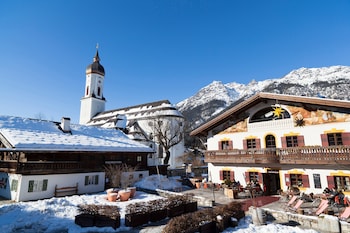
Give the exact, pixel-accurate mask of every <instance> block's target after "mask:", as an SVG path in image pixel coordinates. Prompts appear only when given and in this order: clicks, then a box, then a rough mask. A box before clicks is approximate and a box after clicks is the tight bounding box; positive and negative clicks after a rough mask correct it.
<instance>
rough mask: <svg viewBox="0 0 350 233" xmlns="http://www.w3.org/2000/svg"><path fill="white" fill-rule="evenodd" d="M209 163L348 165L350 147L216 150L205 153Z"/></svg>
mask: <svg viewBox="0 0 350 233" xmlns="http://www.w3.org/2000/svg"><path fill="white" fill-rule="evenodd" d="M205 162H207V163H231V164H232V163H241V164H242V163H243V164H251V163H255V164H271V163H279V164H306V165H310V164H332V165H336V164H347V165H350V146H329V147H321V146H305V147H289V148H277V149H271V148H268V149H249V150H238V149H234V150H215V151H206V152H205Z"/></svg>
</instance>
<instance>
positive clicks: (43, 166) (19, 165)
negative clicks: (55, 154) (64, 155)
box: [0, 161, 101, 174]
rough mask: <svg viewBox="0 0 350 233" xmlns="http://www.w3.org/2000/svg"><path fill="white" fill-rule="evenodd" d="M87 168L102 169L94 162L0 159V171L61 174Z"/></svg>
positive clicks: (81, 170)
mask: <svg viewBox="0 0 350 233" xmlns="http://www.w3.org/2000/svg"><path fill="white" fill-rule="evenodd" d="M86 169H89V170H90V171H91V170H96V171H98V170H101V167H99V166H98V165H93V164H82V163H80V162H76V161H57V162H55V161H48V162H46V161H35V162H33V161H30V162H17V161H0V171H1V172H9V173H21V174H60V173H67V172H83V171H85V170H86Z"/></svg>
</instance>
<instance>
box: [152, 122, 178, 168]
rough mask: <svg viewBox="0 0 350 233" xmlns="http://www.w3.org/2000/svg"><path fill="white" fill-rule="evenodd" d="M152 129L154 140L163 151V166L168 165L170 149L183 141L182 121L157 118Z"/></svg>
mask: <svg viewBox="0 0 350 233" xmlns="http://www.w3.org/2000/svg"><path fill="white" fill-rule="evenodd" d="M153 127H154V128H153V130H154V136H155V140H156V142H157V143H158V144H159V146H161V147H163V149H164V151H165V158H164V164H168V163H169V159H170V148H171V147H173V146H175V145H177V144H179V143H180V142H181V141H182V139H183V126H182V121H180V120H176V119H161V118H157V119H156V120H155V122H154V125H153Z"/></svg>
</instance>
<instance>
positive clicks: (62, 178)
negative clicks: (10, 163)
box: [0, 172, 105, 201]
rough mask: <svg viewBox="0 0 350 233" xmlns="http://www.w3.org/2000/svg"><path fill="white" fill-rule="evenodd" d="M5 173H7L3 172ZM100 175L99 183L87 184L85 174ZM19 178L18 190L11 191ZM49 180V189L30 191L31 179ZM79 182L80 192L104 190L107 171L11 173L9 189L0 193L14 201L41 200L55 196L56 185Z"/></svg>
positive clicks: (62, 185) (61, 185)
mask: <svg viewBox="0 0 350 233" xmlns="http://www.w3.org/2000/svg"><path fill="white" fill-rule="evenodd" d="M2 174H5V173H1V175H2ZM95 175H98V184H97V185H95V184H90V185H85V176H95ZM14 179H16V180H18V188H17V192H16V191H11V192H10V186H11V182H12V180H14ZM44 179H47V180H48V183H47V190H46V191H38V192H28V187H29V181H30V180H35V181H42V180H44ZM77 183H78V194H84V193H95V192H101V191H104V185H105V173H104V172H91V173H77V174H57V175H32V176H23V175H18V174H9V185H8V186H7V190H6V191H5V190H0V195H1V196H4V197H5V198H8V199H10V200H14V201H29V200H39V199H44V198H51V197H53V196H54V192H55V186H56V185H57V187H59V188H60V187H71V186H75V185H76V184H77Z"/></svg>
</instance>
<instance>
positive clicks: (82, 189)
mask: <svg viewBox="0 0 350 233" xmlns="http://www.w3.org/2000/svg"><path fill="white" fill-rule="evenodd" d="M153 152H154V151H153V149H151V148H149V147H148V146H145V145H142V144H140V143H138V142H136V141H134V140H131V139H129V138H128V137H127V136H126V135H125V134H124V133H123V132H121V131H120V130H116V129H105V128H100V127H93V126H82V125H76V124H71V123H70V119H69V118H62V121H61V122H52V121H44V120H35V119H28V118H20V117H9V116H0V196H2V197H4V198H7V199H10V200H14V201H27V200H38V199H43V198H50V197H53V196H55V195H57V191H58V190H61V188H62V189H63V191H64V190H65V188H69V189H66V191H68V190H71V191H74V193H75V194H82V193H94V192H100V191H103V190H104V189H105V169H104V166H105V165H106V164H116V163H117V164H118V163H119V164H121V163H125V164H127V165H130V166H136V165H137V166H138V167H139V169H140V170H139V171H136V173H137V172H139V174H136V175H142V176H147V175H148V171H147V156H148V154H150V153H153ZM137 178H138V177H137ZM72 187H75V189H74V190H73V189H71V188H72ZM71 194H72V193H71Z"/></svg>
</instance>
